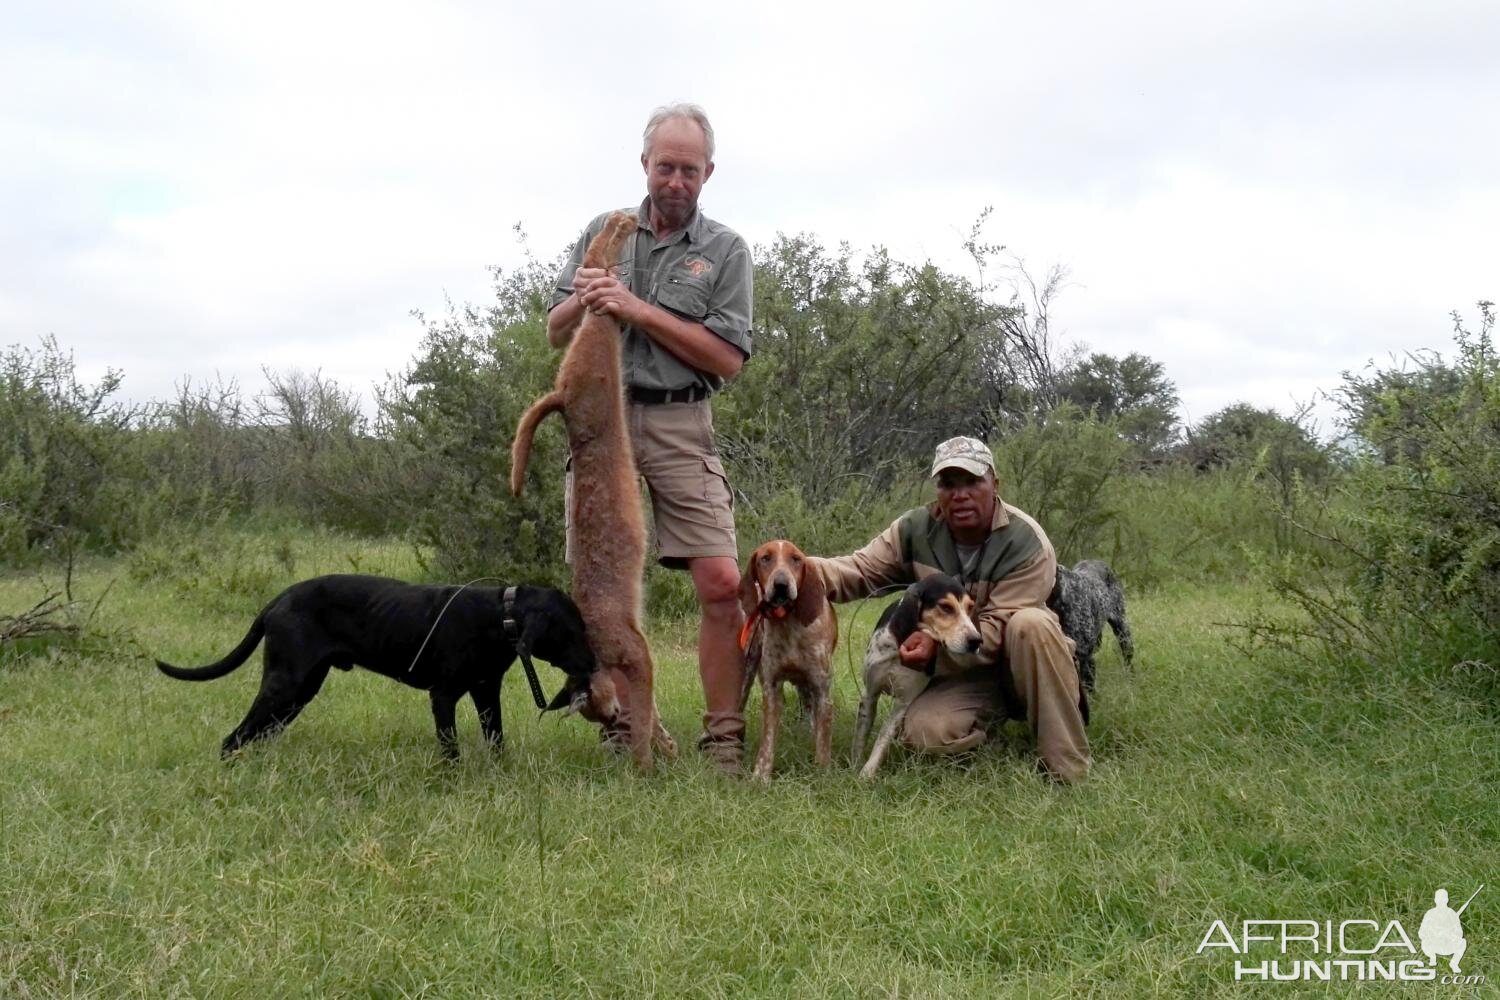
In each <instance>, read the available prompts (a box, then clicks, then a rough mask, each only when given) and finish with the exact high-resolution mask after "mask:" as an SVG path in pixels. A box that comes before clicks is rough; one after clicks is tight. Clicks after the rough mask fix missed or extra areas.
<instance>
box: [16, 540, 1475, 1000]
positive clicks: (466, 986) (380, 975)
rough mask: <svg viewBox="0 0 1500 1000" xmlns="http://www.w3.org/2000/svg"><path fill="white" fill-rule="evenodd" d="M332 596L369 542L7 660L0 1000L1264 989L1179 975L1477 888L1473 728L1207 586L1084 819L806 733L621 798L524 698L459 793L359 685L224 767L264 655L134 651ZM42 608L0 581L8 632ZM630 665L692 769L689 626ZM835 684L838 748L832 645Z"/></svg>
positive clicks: (1163, 648) (1414, 912)
mask: <svg viewBox="0 0 1500 1000" xmlns="http://www.w3.org/2000/svg"><path fill="white" fill-rule="evenodd" d="M354 552H358V556H357V558H355V559H353V560H351V559H350V554H351V553H354ZM236 560H237V561H238V562H239V563H240V565H239V566H238V567H237V568H235V569H230V568H229V567H228V566H226V565H225V563H226V561H236ZM179 566H180V567H183V568H182V569H180V570H179V569H177V568H175V567H179ZM351 568H359V569H361V570H364V571H371V572H386V573H393V574H397V575H403V576H414V575H416V574H417V572H418V569H417V567H416V566H415V564H414V563H413V562H412V561H411V557H410V555H409V554H408V553H407V551H406V550H405V549H404V548H403V547H402V546H400V545H397V544H391V545H386V546H381V545H374V544H371V543H368V542H351V541H348V540H345V539H341V538H339V537H337V536H331V535H322V534H308V533H295V534H289V535H285V536H281V537H276V536H248V535H234V534H227V533H226V534H221V535H218V536H215V537H213V538H210V539H178V540H176V541H174V542H172V543H171V544H166V543H163V545H162V546H161V547H159V548H157V549H153V550H149V551H146V552H143V553H139V554H137V555H136V556H134V557H129V558H123V559H120V560H115V561H109V562H99V563H95V564H89V565H86V566H85V567H83V570H82V572H81V574H80V575H79V577H78V578H77V580H76V581H75V587H76V590H77V595H78V596H79V597H80V598H82V599H84V600H85V601H89V600H93V599H95V598H97V597H98V596H99V595H100V594H101V593H103V592H104V590H105V588H106V586H110V584H111V581H113V585H112V586H110V589H109V591H108V593H107V595H106V596H105V597H104V600H103V602H102V603H101V604H100V606H99V609H98V612H97V614H96V616H95V618H94V621H93V623H92V625H91V632H92V633H93V635H92V637H91V638H89V639H88V640H86V641H83V642H81V643H74V644H54V645H52V646H50V647H47V646H42V647H36V646H33V647H32V648H30V649H28V650H26V651H24V652H23V653H19V654H18V653H16V652H14V651H12V652H11V653H9V654H6V653H0V996H6V997H12V996H14V997H26V996H55V995H78V996H99V997H121V996H140V997H170V996H191V997H221V996H256V997H296V996H307V997H332V996H360V997H363V996H372V997H408V996H429V997H461V996H481V995H485V996H502V995H508V996H599V997H618V996H644V995H654V996H736V997H739V996H757V995H759V996H903V997H907V996H910V997H929V996H930V997H942V996H953V997H961V996H992V995H1039V996H1090V995H1092V996H1108V997H1121V996H1160V995H1179V996H1205V995H1226V996H1227V995H1239V994H1240V993H1241V992H1242V991H1244V990H1246V989H1255V988H1257V987H1253V986H1246V985H1244V984H1236V983H1234V982H1233V980H1232V966H1233V963H1232V961H1229V960H1226V959H1225V958H1224V957H1223V956H1222V955H1205V956H1198V955H1195V954H1194V950H1195V949H1196V947H1197V945H1198V943H1199V941H1200V940H1201V939H1202V937H1203V934H1204V932H1205V930H1206V929H1207V927H1208V925H1209V923H1210V921H1212V920H1213V919H1215V918H1222V919H1224V920H1226V921H1229V922H1231V924H1233V923H1234V922H1235V921H1238V920H1240V919H1249V918H1256V919H1261V918H1264V919H1270V918H1288V919H1290V918H1299V917H1306V918H1313V919H1319V920H1322V919H1333V920H1336V921H1337V920H1340V919H1346V918H1354V917H1370V916H1374V917H1378V918H1380V919H1382V920H1385V919H1400V920H1401V921H1402V922H1403V924H1404V925H1405V926H1406V928H1407V929H1408V930H1409V931H1410V932H1411V933H1412V934H1415V932H1416V925H1417V923H1418V922H1419V921H1420V917H1421V914H1422V912H1423V911H1424V910H1425V908H1426V907H1427V906H1429V905H1431V904H1430V900H1431V893H1432V890H1433V889H1434V888H1436V887H1438V886H1440V885H1445V886H1447V887H1448V888H1449V889H1450V892H1452V893H1453V894H1454V895H1455V896H1457V897H1458V898H1459V899H1461V898H1463V897H1465V896H1467V895H1468V893H1469V892H1471V891H1472V890H1473V887H1474V886H1476V885H1477V884H1478V883H1479V882H1481V881H1486V880H1489V879H1490V878H1491V877H1492V876H1494V875H1495V874H1496V861H1497V858H1500V846H1497V845H1500V812H1497V809H1496V803H1497V802H1500V782H1497V780H1496V777H1495V774H1494V761H1495V747H1496V737H1497V735H1500V734H1497V728H1500V727H1497V724H1496V720H1495V717H1494V713H1493V711H1491V710H1489V709H1487V708H1485V707H1484V706H1481V705H1478V704H1474V703H1470V702H1466V701H1464V700H1462V699H1461V698H1460V697H1459V696H1457V695H1455V694H1451V693H1447V689H1446V688H1444V687H1442V686H1435V685H1432V684H1431V683H1429V682H1427V681H1424V680H1423V678H1422V677H1418V676H1412V677H1404V678H1402V677H1388V676H1372V675H1358V674H1353V673H1351V672H1350V671H1348V670H1336V669H1335V668H1333V667H1330V666H1327V665H1323V664H1320V663H1318V662H1296V661H1292V660H1288V659H1286V658H1280V659H1276V658H1268V659H1257V660H1253V661H1247V660H1246V659H1244V658H1243V657H1242V656H1241V655H1240V654H1239V653H1237V652H1235V651H1234V650H1233V649H1232V648H1231V647H1230V646H1229V645H1228V644H1227V643H1226V638H1225V637H1226V630H1225V629H1224V628H1222V627H1220V626H1217V625H1215V624H1213V623H1214V622H1222V621H1227V620H1231V619H1233V618H1234V617H1236V616H1237V615H1238V614H1240V613H1242V612H1243V611H1244V610H1245V609H1247V608H1248V607H1249V605H1250V604H1251V603H1252V602H1254V601H1256V600H1258V599H1259V597H1258V595H1257V594H1256V593H1255V592H1254V591H1252V590H1249V589H1246V588H1244V587H1235V586H1229V585H1225V586H1222V587H1218V588H1212V587H1207V588H1205V587H1193V588H1182V589H1178V590H1172V589H1168V590H1161V591H1158V592H1154V593H1150V594H1144V595H1141V594H1137V595H1134V596H1133V600H1132V607H1131V612H1132V617H1133V621H1134V627H1135V630H1136V635H1137V641H1138V646H1139V653H1138V656H1137V669H1136V672H1135V675H1134V677H1133V678H1127V677H1126V676H1125V675H1124V673H1123V671H1122V668H1121V666H1120V664H1119V660H1118V657H1117V655H1116V654H1115V653H1114V651H1113V650H1114V647H1113V645H1112V643H1107V644H1106V648H1107V649H1108V650H1109V652H1107V653H1106V654H1105V655H1104V656H1103V658H1102V660H1101V669H1100V673H1101V682H1100V683H1101V689H1100V692H1099V696H1098V698H1097V702H1096V708H1097V714H1096V716H1095V721H1094V724H1093V727H1092V729H1091V734H1092V737H1093V739H1094V744H1095V771H1094V775H1093V777H1092V778H1091V780H1090V781H1088V782H1087V783H1086V784H1084V785H1082V786H1079V787H1075V788H1055V787H1051V786H1049V785H1047V784H1045V783H1043V782H1042V781H1040V780H1039V779H1038V778H1037V777H1036V776H1035V774H1034V770H1033V768H1034V764H1033V758H1032V754H1031V752H1030V748H1029V747H1028V745H1027V744H1028V741H1027V739H1026V737H1025V735H1024V733H1023V732H1021V731H1019V730H1018V729H1016V728H1015V727H1012V729H1011V730H1010V731H1009V732H1008V733H1007V738H1006V739H1004V740H1002V741H1000V742H999V743H998V744H997V745H994V746H992V747H989V748H987V749H986V751H985V752H983V753H982V754H981V755H980V756H979V757H978V759H976V760H974V761H972V762H971V763H969V764H967V765H954V764H952V763H944V762H941V761H929V760H925V759H917V758H915V757H913V756H911V755H908V754H906V753H905V752H904V751H900V750H896V751H893V753H892V757H891V759H890V760H889V761H888V764H887V769H886V771H885V772H884V774H883V775H882V777H881V778H880V780H878V781H876V782H874V783H871V784H866V783H862V782H860V781H858V780H857V779H856V778H855V777H854V775H853V774H852V772H851V771H850V770H849V769H848V768H847V767H846V766H844V765H843V764H842V762H841V764H840V766H839V767H837V768H835V769H834V770H833V771H831V772H829V773H819V772H818V771H817V770H816V769H815V768H813V767H812V766H811V763H810V757H811V753H810V747H809V741H808V738H807V736H806V734H805V733H804V732H803V731H802V730H801V728H800V727H798V726H796V725H795V724H789V728H790V729H791V730H792V731H791V732H790V733H789V735H788V738H787V739H785V740H784V741H783V743H782V752H781V754H780V761H779V771H778V776H777V778H776V780H775V782H774V783H773V784H771V785H770V786H769V787H760V786H755V785H752V784H751V783H748V782H738V781H730V780H725V779H722V778H719V777H718V776H716V775H715V774H713V773H712V772H711V771H710V769H709V768H708V767H707V766H706V765H705V764H704V763H703V762H702V761H701V760H699V759H698V758H697V756H696V754H694V753H693V752H692V751H691V750H689V751H687V752H686V753H685V755H684V757H683V759H681V760H679V761H677V762H675V763H667V764H664V765H663V766H662V767H661V768H660V771H659V773H658V774H657V775H656V776H655V777H651V778H642V777H639V776H637V775H636V774H635V773H633V771H632V770H631V768H630V766H629V764H628V763H627V762H625V761H622V760H615V759H605V758H604V757H603V756H602V755H601V753H600V751H599V749H598V748H597V747H596V745H595V741H594V736H593V733H592V732H591V731H590V730H588V729H587V728H586V727H585V726H584V725H582V724H581V723H579V722H578V721H577V720H576V719H567V720H555V719H551V718H549V719H546V720H538V719H537V716H536V713H535V711H534V710H532V709H531V707H530V699H529V696H528V693H527V691H526V688H525V684H524V682H523V679H522V678H521V677H519V676H515V677H512V678H511V679H510V681H509V683H508V684H507V691H506V696H505V708H506V713H507V714H506V733H507V746H506V749H505V750H504V752H503V753H502V754H501V755H499V756H491V755H490V754H489V753H487V752H486V751H485V749H484V748H483V747H482V746H481V745H480V742H479V739H478V734H477V723H476V721H475V719H474V717H473V712H472V709H471V708H466V709H465V710H463V711H461V713H460V717H459V727H460V736H461V741H462V751H463V757H462V760H461V762H460V763H459V764H458V765H456V766H448V765H444V764H443V763H442V762H441V761H440V760H439V757H438V753H437V747H436V741H435V739H434V737H433V733H432V723H431V717H430V714H429V711H428V707H427V702H426V698H425V697H424V696H423V695H422V694H421V693H419V692H415V691H412V690H410V689H407V688H403V687H401V686H400V685H397V684H394V683H392V682H390V681H389V680H387V679H385V678H381V677H377V676H375V675H372V674H369V673H366V672H363V671H356V672H354V673H352V674H343V673H338V672H335V674H334V676H333V677H331V678H330V680H329V682H328V684H327V685H326V687H325V688H324V691H323V694H322V695H321V696H320V697H319V698H318V699H317V700H316V701H314V702H313V704H312V705H311V706H310V707H309V708H308V709H307V710H306V711H305V712H304V713H303V715H302V717H301V718H300V719H299V720H298V721H297V722H296V724H295V725H293V726H292V727H291V728H290V729H289V730H288V731H287V732H286V733H285V734H284V735H283V736H282V737H281V738H279V739H278V740H276V741H273V742H272V743H270V744H268V745H265V746H263V747H260V748H257V749H256V750H254V751H253V752H251V753H249V754H247V755H246V756H245V757H244V758H243V759H241V760H239V761H237V762H235V763H233V764H230V765H225V764H222V763H220V762H219V760H218V757H217V750H218V744H219V741H220V740H221V739H222V738H223V736H224V735H225V734H226V733H227V732H228V731H229V730H230V729H231V728H232V727H233V726H234V725H235V723H237V722H238V721H239V719H240V717H241V715H242V714H243V712H244V710H245V708H246V707H247V706H248V704H249V702H250V699H251V696H252V693H253V690H254V687H255V684H256V682H257V679H258V674H259V671H258V664H251V665H247V666H246V667H245V668H244V669H242V670H240V671H239V672H237V673H235V674H233V675H231V676H230V677H228V678H225V679H223V680H220V681H217V682H213V683H208V684H201V685H190V684H183V683H180V682H176V681H172V680H169V679H167V678H165V677H163V676H161V675H160V674H158V673H157V672H156V671H155V670H154V669H153V668H152V667H151V665H150V663H149V661H148V659H146V657H147V655H161V656H163V657H165V658H168V659H173V660H174V661H176V662H180V663H192V662H204V661H206V660H208V659H209V658H211V657H213V656H217V655H219V654H221V653H222V652H223V651H225V650H226V649H228V648H229V647H230V646H231V645H232V644H233V643H234V642H235V641H237V640H238V639H239V637H240V636H241V635H242V634H243V629H244V627H245V625H246V623H247V622H248V620H249V617H250V615H251V614H253V612H254V611H255V610H256V608H257V607H258V606H259V603H260V602H261V601H262V600H264V598H265V597H266V596H269V594H270V593H274V592H275V591H276V590H277V589H279V588H280V587H281V586H283V585H284V584H285V583H287V582H290V581H291V580H294V579H298V578H301V577H305V576H310V575H313V574H315V573H319V572H330V571H335V570H346V569H351ZM40 587H41V584H40V583H39V582H38V580H37V578H36V577H35V575H25V574H20V575H14V576H11V577H7V578H3V579H0V610H10V609H14V608H15V607H17V606H19V605H22V604H26V605H28V606H29V604H30V603H31V600H34V598H35V596H36V595H37V593H38V591H39V590H40ZM848 617H849V615H848V612H847V611H846V613H845V619H846V620H847V618H848ZM874 617H875V613H874V609H873V608H866V609H864V610H863V611H861V612H860V615H859V622H860V624H859V626H858V630H859V632H860V633H861V635H860V639H859V641H858V643H857V645H862V643H863V636H864V635H867V634H868V631H869V628H870V626H871V624H872V623H873V620H874ZM652 637H653V640H654V644H655V650H656V655H657V659H658V677H659V700H660V703H661V707H662V710H663V714H664V717H665V719H666V722H667V724H668V725H669V727H671V729H672V730H673V732H674V733H675V734H676V735H677V737H678V739H679V741H680V742H681V743H682V744H683V745H684V746H685V747H687V746H690V745H691V743H692V738H693V736H694V735H695V734H696V732H697V725H698V712H699V710H700V708H701V705H700V696H699V694H698V692H697V684H696V670H695V666H694V664H693V662H692V655H691V651H690V645H689V640H690V633H689V631H688V630H687V629H686V628H684V627H683V626H682V625H680V624H676V625H674V624H666V625H660V626H658V627H657V628H655V629H654V630H653V635H652ZM837 673H838V681H837V696H838V704H839V714H838V718H837V724H838V728H837V731H836V735H835V750H836V751H837V752H838V754H840V755H844V754H846V752H847V748H848V740H849V731H850V728H851V725H852V714H853V713H852V709H853V703H854V699H855V687H854V681H853V675H852V668H851V667H850V666H849V665H848V660H847V658H846V656H845V654H844V651H843V650H841V651H840V654H839V657H838V671H837ZM557 679H558V675H557V674H556V673H555V672H554V671H551V670H550V669H549V668H544V673H543V681H544V684H545V685H546V686H547V688H548V690H549V692H550V691H551V690H552V689H553V688H554V687H555V686H556V684H557ZM758 721H759V720H758V717H755V716H752V720H751V728H752V732H754V731H755V730H756V727H757V726H758ZM1495 890H1500V882H1497V884H1496V885H1495V886H1494V887H1493V888H1492V889H1490V890H1486V892H1485V893H1484V894H1481V895H1480V897H1479V898H1478V900H1477V901H1476V902H1475V904H1474V905H1473V906H1472V907H1471V908H1470V909H1469V910H1468V911H1467V912H1466V913H1465V915H1464V924H1465V928H1466V932H1467V935H1468V940H1469V943H1470V950H1469V956H1468V957H1467V958H1466V961H1465V971H1466V972H1471V971H1472V972H1476V973H1479V974H1486V975H1488V976H1489V978H1490V979H1491V981H1494V980H1496V978H1497V977H1500V962H1497V960H1496V956H1497V954H1500V949H1497V948H1496V942H1497V941H1500V918H1497V916H1496V914H1497V913H1500V892H1495V895H1494V896H1490V893H1491V892H1492V891H1495ZM1487 899H1488V901H1487ZM1457 901H1458V900H1455V903H1456V902H1457ZM1258 988H1260V989H1262V990H1274V991H1276V992H1277V995H1280V994H1281V991H1283V990H1285V991H1287V992H1288V993H1296V992H1297V991H1298V987H1296V986H1289V985H1278V986H1262V987H1258ZM1304 988H1305V987H1304ZM1487 988H1488V987H1481V988H1480V989H1487ZM1429 989H1431V988H1430V987H1429ZM1442 989H1443V993H1444V995H1462V994H1464V993H1465V990H1461V989H1457V988H1446V987H1445V988H1442ZM1318 990H1319V992H1320V993H1334V994H1336V995H1342V994H1347V993H1350V992H1353V990H1354V986H1353V984H1349V985H1339V984H1334V985H1333V986H1332V987H1320V988H1318ZM1413 990H1414V987H1411V986H1405V987H1401V988H1394V987H1390V986H1386V987H1381V986H1366V987H1364V988H1363V989H1361V990H1360V993H1361V994H1362V995H1365V994H1380V993H1382V992H1390V993H1392V994H1399V995H1408V994H1410V993H1411V992H1412V991H1413ZM1468 992H1469V993H1470V994H1472V993H1473V992H1474V991H1473V989H1469V990H1468Z"/></svg>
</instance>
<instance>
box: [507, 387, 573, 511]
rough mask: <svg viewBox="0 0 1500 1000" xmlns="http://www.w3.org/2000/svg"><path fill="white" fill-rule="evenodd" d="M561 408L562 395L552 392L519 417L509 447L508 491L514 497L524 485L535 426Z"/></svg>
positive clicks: (519, 493)
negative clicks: (513, 439) (519, 420)
mask: <svg viewBox="0 0 1500 1000" xmlns="http://www.w3.org/2000/svg"><path fill="white" fill-rule="evenodd" d="M562 408H563V396H562V393H561V392H557V391H555V390H554V391H553V392H549V393H547V395H545V396H543V397H542V398H541V399H539V400H537V401H536V402H535V403H532V404H531V409H529V410H527V411H526V412H525V413H524V414H522V415H521V422H520V423H519V424H517V425H516V440H515V443H514V444H512V445H511V446H510V491H511V493H512V494H514V495H515V496H520V495H521V487H523V486H525V485H526V464H527V463H528V462H530V461H531V439H532V438H533V437H535V436H536V426H537V424H539V423H541V422H542V421H543V420H545V419H546V418H547V417H548V415H550V414H553V413H556V412H557V411H558V410H561V409H562Z"/></svg>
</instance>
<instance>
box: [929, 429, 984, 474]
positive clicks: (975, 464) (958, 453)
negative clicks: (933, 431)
mask: <svg viewBox="0 0 1500 1000" xmlns="http://www.w3.org/2000/svg"><path fill="white" fill-rule="evenodd" d="M944 469H963V470H964V471H965V472H967V473H969V474H970V475H975V476H983V475H984V474H985V473H986V472H994V471H995V456H994V455H991V454H990V449H989V448H988V447H986V446H985V443H984V442H983V441H981V440H979V439H978V438H970V437H956V438H949V439H948V440H946V441H944V442H943V443H942V444H940V445H938V446H937V454H936V455H934V456H933V459H932V474H933V475H934V476H935V475H937V474H938V473H939V472H942V471H943V470H944Z"/></svg>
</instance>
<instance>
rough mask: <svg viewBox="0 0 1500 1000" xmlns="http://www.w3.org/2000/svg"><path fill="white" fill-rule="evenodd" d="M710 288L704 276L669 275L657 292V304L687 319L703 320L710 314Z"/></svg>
mask: <svg viewBox="0 0 1500 1000" xmlns="http://www.w3.org/2000/svg"><path fill="white" fill-rule="evenodd" d="M709 292H710V288H709V285H708V282H707V281H706V280H704V279H703V278H690V277H687V276H686V275H676V274H673V275H669V276H668V277H667V280H666V281H664V282H662V284H661V288H660V289H658V290H657V293H656V304H657V305H659V306H661V307H662V308H663V309H669V310H671V311H672V312H674V313H676V314H677V315H679V316H682V317H684V318H685V319H691V320H701V319H703V317H705V316H707V315H708V295H709Z"/></svg>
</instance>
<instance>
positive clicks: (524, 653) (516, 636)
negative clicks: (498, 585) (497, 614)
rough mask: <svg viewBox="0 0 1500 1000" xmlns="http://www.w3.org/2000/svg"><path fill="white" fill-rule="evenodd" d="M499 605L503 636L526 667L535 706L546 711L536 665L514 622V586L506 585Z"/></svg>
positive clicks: (545, 701) (517, 625)
mask: <svg viewBox="0 0 1500 1000" xmlns="http://www.w3.org/2000/svg"><path fill="white" fill-rule="evenodd" d="M501 607H502V613H503V615H504V617H502V618H501V619H500V626H501V627H502V628H503V629H505V637H506V638H507V639H509V640H510V644H511V645H512V646H515V647H516V652H517V653H519V654H521V666H523V667H525V668H526V683H527V684H530V685H531V700H532V701H534V702H536V707H537V708H539V709H541V710H542V711H543V712H545V711H547V697H546V695H544V694H542V682H541V681H539V680H537V676H536V667H533V666H532V665H531V650H529V649H527V648H526V643H524V642H522V641H521V626H520V624H518V623H517V622H516V614H515V610H516V588H515V587H506V588H505V595H504V596H503V597H502V598H501Z"/></svg>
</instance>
